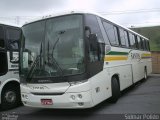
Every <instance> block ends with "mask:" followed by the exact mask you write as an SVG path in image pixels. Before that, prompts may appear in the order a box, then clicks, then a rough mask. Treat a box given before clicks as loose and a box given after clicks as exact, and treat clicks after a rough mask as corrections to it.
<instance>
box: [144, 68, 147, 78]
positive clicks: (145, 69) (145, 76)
mask: <svg viewBox="0 0 160 120" xmlns="http://www.w3.org/2000/svg"><path fill="white" fill-rule="evenodd" d="M144 80H147V68H146V67H145V68H144Z"/></svg>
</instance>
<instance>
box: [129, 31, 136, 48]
mask: <svg viewBox="0 0 160 120" xmlns="http://www.w3.org/2000/svg"><path fill="white" fill-rule="evenodd" d="M129 41H130V47H131V48H136V41H135V36H134V35H133V34H132V33H129Z"/></svg>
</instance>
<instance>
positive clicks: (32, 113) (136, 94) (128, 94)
mask: <svg viewBox="0 0 160 120" xmlns="http://www.w3.org/2000/svg"><path fill="white" fill-rule="evenodd" d="M13 112H14V114H16V115H18V116H20V117H19V118H27V117H28V118H31V119H38V120H42V119H45V120H47V119H53V118H56V119H57V118H60V119H66V116H68V115H69V116H72V118H75V117H77V116H79V117H78V118H80V117H82V116H84V117H83V119H84V118H87V119H93V118H95V117H94V116H95V115H106V114H107V115H113V114H115V117H116V115H117V114H122V115H125V114H147V113H148V114H160V75H155V74H152V75H150V76H149V77H148V79H147V80H146V81H141V82H140V83H138V84H136V85H135V86H134V87H131V88H129V89H127V90H125V91H123V92H122V96H121V97H120V99H119V100H118V102H117V103H116V104H111V103H109V101H108V100H106V101H104V102H103V103H101V104H99V105H97V106H96V107H94V108H92V109H86V110H62V109H59V110H58V109H41V108H30V107H25V106H21V107H18V108H15V109H12V110H8V111H1V117H2V114H3V115H4V114H10V113H13ZM75 115H77V116H75ZM73 116H74V117H73ZM117 117H118V116H117ZM159 117H160V116H159Z"/></svg>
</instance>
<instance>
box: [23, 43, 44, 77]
mask: <svg viewBox="0 0 160 120" xmlns="http://www.w3.org/2000/svg"><path fill="white" fill-rule="evenodd" d="M41 57H42V42H41V47H40V55H38V56H37V57H36V59H35V60H34V62H33V64H32V66H31V69H30V71H29V72H28V74H27V78H26V79H31V77H32V73H33V71H34V68H35V66H36V65H37V62H38V61H39V60H40V67H41V62H42V60H41Z"/></svg>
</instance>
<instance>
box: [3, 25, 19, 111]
mask: <svg viewBox="0 0 160 120" xmlns="http://www.w3.org/2000/svg"><path fill="white" fill-rule="evenodd" d="M20 33H21V30H20V28H18V27H14V26H11V25H6V24H0V107H1V109H9V108H13V107H15V106H17V105H19V103H20V84H19V67H18V66H19V64H18V63H19V52H18V51H19V40H20Z"/></svg>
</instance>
